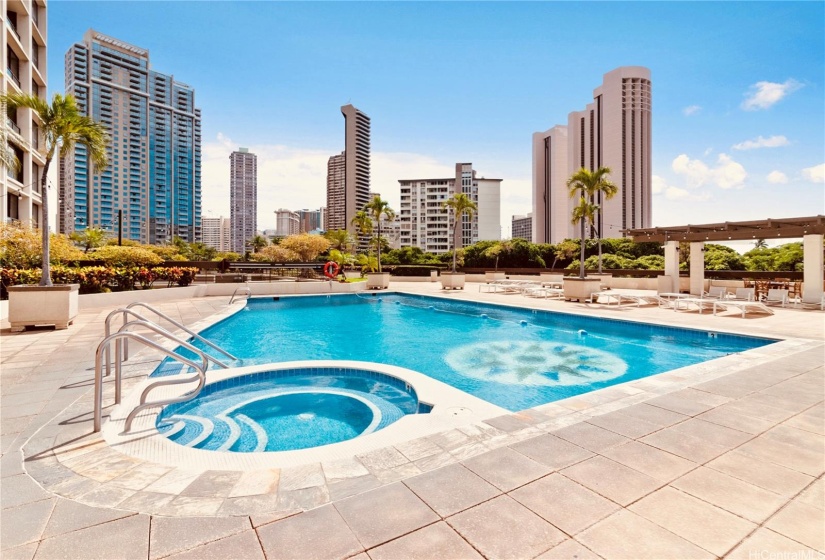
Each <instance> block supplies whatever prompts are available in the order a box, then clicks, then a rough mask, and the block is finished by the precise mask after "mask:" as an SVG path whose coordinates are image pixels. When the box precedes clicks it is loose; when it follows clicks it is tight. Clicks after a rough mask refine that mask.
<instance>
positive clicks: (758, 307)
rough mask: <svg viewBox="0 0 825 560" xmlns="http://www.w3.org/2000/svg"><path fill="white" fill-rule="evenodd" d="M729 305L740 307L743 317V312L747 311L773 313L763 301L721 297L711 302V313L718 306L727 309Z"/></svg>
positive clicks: (714, 312) (714, 311)
mask: <svg viewBox="0 0 825 560" xmlns="http://www.w3.org/2000/svg"><path fill="white" fill-rule="evenodd" d="M729 307H734V308H736V309H740V310H741V311H742V317H744V316H745V313H747V312H749V311H753V312H756V313H767V314H769V315H773V309H771V308H769V307H766V306H765V304H764V303H762V302H759V301H736V300H723V299H721V300H717V301H714V302H713V314H714V315H716V312H717V311H718V309H719V308H722V309H728V308H729Z"/></svg>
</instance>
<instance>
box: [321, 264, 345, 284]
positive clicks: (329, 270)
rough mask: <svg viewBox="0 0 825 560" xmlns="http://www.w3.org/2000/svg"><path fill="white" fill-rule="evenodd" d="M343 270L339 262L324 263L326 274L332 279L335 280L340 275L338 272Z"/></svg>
mask: <svg viewBox="0 0 825 560" xmlns="http://www.w3.org/2000/svg"><path fill="white" fill-rule="evenodd" d="M340 270H341V267H340V266H338V263H337V262H335V261H328V262H327V264H325V265H324V276H326V277H327V278H329V279H330V280H334V279H335V277H336V276H338V272H339V271H340Z"/></svg>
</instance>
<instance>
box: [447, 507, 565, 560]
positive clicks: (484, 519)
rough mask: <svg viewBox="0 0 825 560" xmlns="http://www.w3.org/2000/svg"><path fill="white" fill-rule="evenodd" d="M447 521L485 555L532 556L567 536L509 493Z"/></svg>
mask: <svg viewBox="0 0 825 560" xmlns="http://www.w3.org/2000/svg"><path fill="white" fill-rule="evenodd" d="M447 522H448V523H449V524H450V526H451V527H452V528H453V529H455V530H456V531H457V532H458V533H459V534H460V535H461V536H462V537H463V538H464V539H465V540H467V541H468V542H469V543H470V544H471V545H472V546H473V548H475V549H476V550H478V551H479V552H481V554H483V555H484V556H485V557H486V558H502V559H508V558H513V559H521V558H533V557H534V556H536V555H538V554H540V553H542V552H544V551H546V550H548V549H550V548H552V547H553V546H555V545H557V544H559V543H560V542H562V541H563V540H564V539H565V536H564V534H563V533H562V532H561V531H559V530H558V529H556V528H555V527H553V526H552V525H551V524H550V523H548V522H547V521H545V520H544V519H542V518H541V517H539V516H538V515H536V514H535V513H533V512H532V511H530V510H529V509H527V508H526V507H524V506H523V505H521V504H519V503H518V502H516V501H515V500H513V499H512V498H510V497H509V496H499V497H497V498H493V499H492V500H490V501H488V502H484V503H483V504H480V505H477V506H475V507H473V508H470V509H468V510H465V511H463V512H461V513H458V514H456V515H454V516H452V517H449V518H448V519H447Z"/></svg>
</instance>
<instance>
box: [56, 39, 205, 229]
mask: <svg viewBox="0 0 825 560" xmlns="http://www.w3.org/2000/svg"><path fill="white" fill-rule="evenodd" d="M66 92H67V93H70V94H72V95H74V97H75V98H76V99H77V102H78V105H79V106H80V108H81V110H82V111H83V112H84V113H85V114H86V115H89V116H91V117H92V118H94V119H95V120H96V121H97V122H100V123H102V124H103V125H105V127H106V129H107V130H108V131H109V134H110V136H111V142H110V144H109V146H108V148H107V154H108V159H109V166H108V167H107V168H106V169H104V170H98V169H95V168H94V164H93V163H92V161H91V160H90V159H89V158H88V157H87V154H86V151H85V149H84V148H83V147H82V146H77V147H76V148H75V150H74V152H73V153H72V154H70V155H69V156H68V157H67V158H66V161H65V162H63V164H62V165H61V174H60V200H61V202H60V215H61V222H62V224H63V228H62V231H63V232H65V233H71V232H72V231H74V230H82V229H85V228H88V227H99V228H103V229H110V230H114V229H115V228H120V229H122V232H123V236H124V237H125V238H127V239H134V240H136V241H140V242H142V243H154V244H156V243H164V242H168V241H171V239H172V237H173V236H178V237H181V238H183V239H185V240H186V241H189V242H193V241H200V240H201V221H200V220H201V113H200V109H197V108H195V90H194V89H192V87H191V86H188V85H186V84H184V83H182V82H179V81H177V80H175V79H174V77H173V76H172V75H169V74H162V73H160V72H156V71H154V70H152V69H151V68H150V65H149V51H147V50H146V49H143V48H140V47H137V46H134V45H130V44H128V43H126V42H124V41H121V40H119V39H115V38H113V37H108V36H106V35H103V34H102V33H98V32H97V31H94V30H92V29H90V30H89V31H87V32H86V34H85V36H84V37H83V42H82V43H77V44H75V45H73V46H72V47H71V48H70V49H69V51H68V52H67V53H66ZM119 215H122V220H123V223H118V216H119Z"/></svg>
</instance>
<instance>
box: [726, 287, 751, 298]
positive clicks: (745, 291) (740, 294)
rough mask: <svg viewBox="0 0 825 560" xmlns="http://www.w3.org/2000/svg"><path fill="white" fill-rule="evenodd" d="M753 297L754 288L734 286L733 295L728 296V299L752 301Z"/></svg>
mask: <svg viewBox="0 0 825 560" xmlns="http://www.w3.org/2000/svg"><path fill="white" fill-rule="evenodd" d="M755 299H756V288H736V292H735V294H734V296H733V297H732V298H730V297H729V298H728V300H729V301H730V300H733V301H754V300H755Z"/></svg>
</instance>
